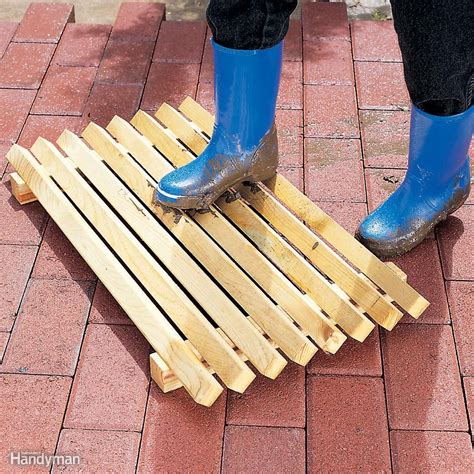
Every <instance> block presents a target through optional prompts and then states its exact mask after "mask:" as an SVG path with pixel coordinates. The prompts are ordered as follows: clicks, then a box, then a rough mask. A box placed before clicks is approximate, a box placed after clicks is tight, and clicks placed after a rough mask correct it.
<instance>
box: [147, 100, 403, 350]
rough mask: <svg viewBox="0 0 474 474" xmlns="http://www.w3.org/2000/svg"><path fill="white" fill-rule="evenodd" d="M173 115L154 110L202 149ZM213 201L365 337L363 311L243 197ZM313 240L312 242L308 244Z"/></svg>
mask: <svg viewBox="0 0 474 474" xmlns="http://www.w3.org/2000/svg"><path fill="white" fill-rule="evenodd" d="M176 115H179V113H178V112H177V111H175V110H174V109H172V108H171V107H169V106H167V107H164V106H162V107H161V108H160V109H159V110H158V112H157V113H156V116H157V118H158V119H159V120H160V121H161V122H163V123H164V124H165V125H166V126H167V127H174V128H173V129H172V130H171V131H172V132H173V133H174V134H176V135H177V137H178V138H179V139H180V140H181V141H183V143H185V144H186V145H187V146H188V147H189V148H190V149H191V150H192V151H193V152H194V153H195V154H198V153H200V152H202V150H203V149H204V148H203V146H202V143H196V142H194V141H192V140H191V139H189V137H190V136H192V130H191V125H190V122H188V121H187V120H186V119H184V118H183V117H182V116H181V119H180V120H178V119H177V118H176ZM169 159H170V160H171V162H172V163H173V165H175V166H180V165H182V163H181V162H177V160H173V156H171V157H169ZM191 159H192V156H191V155H189V157H188V162H189V161H191ZM216 204H217V205H218V207H219V208H220V209H221V211H222V212H223V213H224V214H225V215H226V216H227V217H229V218H230V219H231V220H232V221H233V222H234V223H235V224H236V225H237V226H238V227H239V228H240V230H242V231H243V232H244V233H245V234H246V235H247V237H248V238H249V239H250V240H252V241H253V242H254V244H255V245H256V246H257V247H258V248H259V249H260V250H261V251H262V252H263V253H264V254H265V255H266V256H267V257H268V258H270V260H272V261H273V262H274V263H275V264H276V265H278V266H279V267H280V269H281V270H282V271H283V272H284V273H285V274H286V275H288V277H289V278H291V279H292V280H293V281H294V282H295V283H296V284H297V285H298V286H299V287H300V288H302V289H303V290H304V291H305V292H306V293H308V294H309V295H310V296H311V297H312V298H313V299H314V301H315V302H316V303H317V304H318V306H320V307H321V308H322V309H323V310H324V311H326V313H327V314H329V316H330V317H331V318H333V319H334V320H335V321H336V322H337V323H338V324H339V325H340V326H341V327H342V328H343V329H344V331H346V332H347V333H348V334H349V335H350V336H351V337H353V338H354V339H357V340H358V341H363V340H365V338H366V337H367V336H368V335H369V334H370V332H371V331H372V329H373V328H374V327H375V325H374V324H373V323H372V322H371V321H370V320H369V319H368V318H367V317H366V316H365V315H364V314H363V312H362V311H360V310H359V309H358V308H356V307H355V306H354V305H353V304H351V302H350V301H349V300H348V299H342V300H341V298H340V295H339V294H338V293H337V292H336V291H335V289H334V287H333V286H332V285H330V284H329V282H328V281H327V280H326V279H325V278H324V277H323V276H322V275H321V274H320V273H319V272H318V271H317V270H315V269H314V268H313V267H312V266H311V265H309V264H308V263H307V262H306V261H305V260H304V259H303V258H302V257H301V256H300V255H299V254H298V253H297V252H296V251H295V250H294V249H293V248H292V247H291V246H290V245H289V244H288V243H287V242H286V241H285V240H284V239H282V238H281V236H279V235H278V234H277V233H276V232H275V231H274V230H273V229H272V228H271V227H270V226H269V225H268V224H266V223H265V222H264V221H263V220H262V219H261V218H260V217H259V216H258V215H257V214H255V213H254V212H253V211H252V209H250V207H249V206H248V205H247V204H245V203H244V202H243V201H242V200H236V201H234V202H227V201H226V199H225V198H220V199H218V201H217V203H216ZM277 209H278V207H277ZM308 232H309V231H308ZM313 243H314V241H313V242H312V243H311V245H312V244H313ZM320 260H321V259H320ZM334 260H335V262H336V263H335V264H337V261H336V259H334ZM329 264H330V265H331V262H329ZM326 267H328V265H326ZM329 271H330V272H331V273H333V274H336V272H334V271H332V270H331V269H329ZM338 276H339V274H338ZM340 279H342V278H340ZM362 284H363V283H361V285H362ZM347 286H349V285H346V287H347ZM365 286H366V285H365ZM367 288H368V290H369V291H373V290H371V289H370V287H367ZM378 300H380V301H383V302H384V303H386V302H385V300H383V299H382V298H379V297H378V296H377V295H374V297H373V298H372V300H371V303H377V301H378ZM364 301H366V300H364ZM377 308H378V307H377ZM393 309H394V311H395V312H397V311H398V310H396V308H393ZM377 315H378V313H377Z"/></svg>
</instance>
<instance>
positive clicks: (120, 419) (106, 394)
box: [64, 324, 149, 431]
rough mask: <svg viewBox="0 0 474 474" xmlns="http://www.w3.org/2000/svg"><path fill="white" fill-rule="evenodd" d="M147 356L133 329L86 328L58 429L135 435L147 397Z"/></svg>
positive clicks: (145, 346)
mask: <svg viewBox="0 0 474 474" xmlns="http://www.w3.org/2000/svg"><path fill="white" fill-rule="evenodd" d="M148 353H149V348H148V344H147V342H146V341H145V340H144V339H143V337H142V336H141V334H140V333H139V332H138V330H137V329H136V328H134V327H130V326H107V325H105V324H90V325H89V326H88V328H87V331H86V335H85V338H84V343H83V346H82V350H81V358H80V360H79V365H78V368H77V373H76V377H75V378H74V384H73V387H72V392H71V397H70V400H69V404H68V409H67V412H66V418H65V420H64V426H65V427H66V428H80V429H106V430H107V429H109V430H129V431H141V429H142V424H143V416H144V412H145V404H146V399H147V394H148V378H149V367H148Z"/></svg>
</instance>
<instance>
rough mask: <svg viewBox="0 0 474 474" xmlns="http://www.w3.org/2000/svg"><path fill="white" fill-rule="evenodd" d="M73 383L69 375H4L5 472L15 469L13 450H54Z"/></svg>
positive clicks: (0, 390)
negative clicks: (11, 454) (11, 459)
mask: <svg viewBox="0 0 474 474" xmlns="http://www.w3.org/2000/svg"><path fill="white" fill-rule="evenodd" d="M70 385H71V379H70V378H69V377H53V376H41V375H17V374H1V375H0V413H2V426H1V430H2V436H0V470H1V471H2V472H11V468H12V466H11V464H10V458H9V453H10V452H24V453H45V454H49V455H51V454H53V453H54V448H55V446H56V442H57V439H58V436H59V431H60V430H61V423H62V420H63V416H64V409H65V407H66V402H67V397H68V393H69V388H70ZM43 472H48V469H47V468H46V469H45V468H43Z"/></svg>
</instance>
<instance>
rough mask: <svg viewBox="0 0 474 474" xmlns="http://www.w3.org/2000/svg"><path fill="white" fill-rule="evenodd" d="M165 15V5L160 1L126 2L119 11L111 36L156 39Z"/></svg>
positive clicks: (130, 38) (129, 38)
mask: <svg viewBox="0 0 474 474" xmlns="http://www.w3.org/2000/svg"><path fill="white" fill-rule="evenodd" d="M164 15H165V6H164V5H163V4H160V3H151V2H143V3H139V2H124V3H122V5H121V6H120V9H119V11H118V13H117V18H116V19H115V24H114V28H113V30H112V35H111V38H112V39H117V40H122V41H130V40H137V39H142V40H148V41H155V40H156V38H157V35H158V31H159V28H160V24H161V21H162V20H163V19H164Z"/></svg>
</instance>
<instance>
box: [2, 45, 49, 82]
mask: <svg viewBox="0 0 474 474" xmlns="http://www.w3.org/2000/svg"><path fill="white" fill-rule="evenodd" d="M54 49H55V45H54V44H29V43H10V46H9V47H8V49H7V50H6V52H5V54H4V55H3V58H2V60H1V61H0V87H2V88H5V89H38V88H39V86H40V85H41V81H42V80H43V77H44V74H45V72H46V70H47V69H48V66H49V63H50V61H51V57H52V56H53V53H54Z"/></svg>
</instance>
